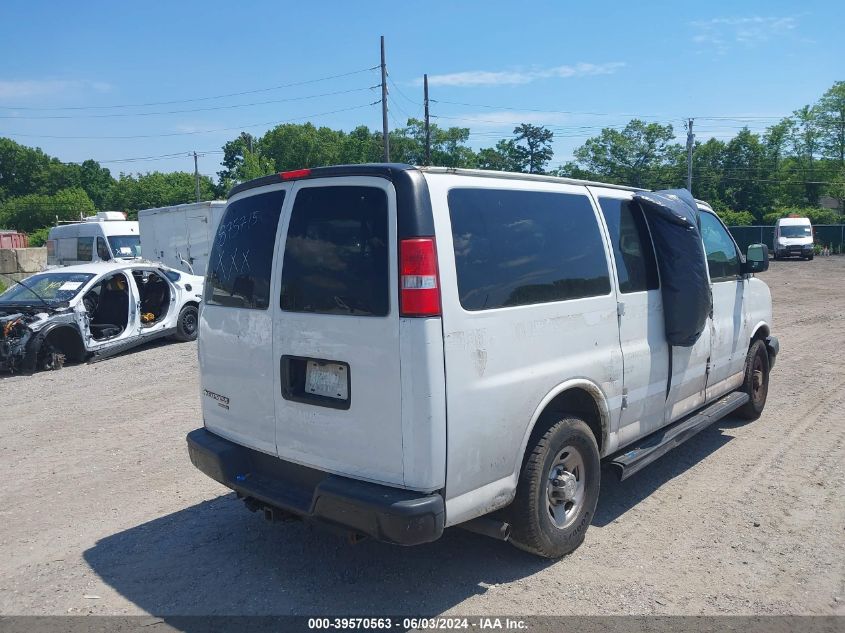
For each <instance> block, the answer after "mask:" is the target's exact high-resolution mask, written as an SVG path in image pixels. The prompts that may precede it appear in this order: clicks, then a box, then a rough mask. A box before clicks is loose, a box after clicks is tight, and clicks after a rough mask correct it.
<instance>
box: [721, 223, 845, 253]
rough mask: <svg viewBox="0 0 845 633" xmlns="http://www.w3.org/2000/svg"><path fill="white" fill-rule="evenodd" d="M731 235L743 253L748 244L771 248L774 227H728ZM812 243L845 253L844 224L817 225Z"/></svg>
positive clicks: (834, 251)
mask: <svg viewBox="0 0 845 633" xmlns="http://www.w3.org/2000/svg"><path fill="white" fill-rule="evenodd" d="M728 230H730V232H731V235H733V236H734V239H735V240H736V243H737V245H738V246H739V248H740V250H742V252H743V253H744V252H745V251H746V250H748V245H749V244H765V245H766V246H768V247H769V249H771V248H772V240H773V239H774V236H775V227H774V226H729V227H728ZM813 241H814V242H815V243H816V244H819V245H821V246H827V247H829V248H830V250H831V252H833V253H843V252H845V224H817V225H815V226H814V227H813Z"/></svg>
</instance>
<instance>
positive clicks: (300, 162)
mask: <svg viewBox="0 0 845 633" xmlns="http://www.w3.org/2000/svg"><path fill="white" fill-rule="evenodd" d="M344 136H345V134H344V133H343V132H341V131H339V130H332V129H331V128H328V127H320V128H317V127H314V125H312V124H311V123H305V124H303V125H295V124H292V123H287V124H285V125H279V126H277V127H275V128H273V129H272V130H269V131H268V132H267V133H266V134H265V135H264V136H262V137H261V139H260V140H259V141H258V148H259V149H260V151H261V154H262V155H263V156H265V157H267V158H268V159H270V160H272V161H273V164H274V166H275V167H274V168H275V170H276V171H288V170H291V169H301V168H304V167H322V166H324V165H337V164H338V162H340V161H339V159H340V155H341V150H342V147H343V140H344Z"/></svg>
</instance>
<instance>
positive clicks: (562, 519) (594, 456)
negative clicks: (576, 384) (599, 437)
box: [508, 416, 601, 558]
mask: <svg viewBox="0 0 845 633" xmlns="http://www.w3.org/2000/svg"><path fill="white" fill-rule="evenodd" d="M600 479H601V466H600V462H599V449H598V445H597V444H596V438H595V437H594V436H593V432H592V431H591V430H590V427H588V426H587V424H586V423H585V422H584V421H583V420H581V419H579V418H576V417H573V416H567V417H565V418H563V419H562V420H560V421H559V422H557V423H556V424H555V425H554V426H552V427H551V428H550V429H549V430H548V431H546V433H545V434H544V435H543V437H541V438H540V439H539V440H538V441H537V443H536V444H535V445H534V447H533V448H532V449H531V453H530V455H529V456H528V459H527V460H526V462H525V466H524V467H523V469H522V474H521V476H520V478H519V484H518V486H517V489H516V498H515V499H514V502H513V504H512V505H511V508H510V511H509V513H508V514H509V516H510V518H511V542H512V543H513V544H514V545H515V546H516V547H518V548H519V549H522V550H525V551H527V552H531V553H532V554H537V555H538V556H544V557H546V558H559V557H560V556H564V555H565V554H569V553H570V552H572V551H574V550H575V549H576V548H577V547H578V546H579V545H581V543H582V542H583V541H584V535H585V533H586V532H587V528H588V527H589V526H590V522H591V521H592V519H593V514H594V513H595V510H596V503H597V502H598V499H599V485H600Z"/></svg>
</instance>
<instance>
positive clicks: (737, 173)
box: [720, 127, 774, 219]
mask: <svg viewBox="0 0 845 633" xmlns="http://www.w3.org/2000/svg"><path fill="white" fill-rule="evenodd" d="M722 166H723V168H724V174H723V175H722V180H723V182H724V186H723V190H722V192H721V194H722V195H721V196H720V197H721V199H722V200H723V201H724V202H725V203H726V204H727V205H728V207H730V208H731V209H750V210H752V211H753V213H754V214H755V216H756V217H757V218H758V219H761V218H762V217H763V214H764V213H765V212H767V211H769V210H770V209H771V208H772V205H773V203H774V196H773V192H772V185H771V184H770V183H769V182H768V180H769V178H768V176H769V175H770V174H769V172H768V160H767V156H766V147H765V145H764V144H763V143H762V142H761V140H760V137H759V136H757V135H756V134H753V133H752V132H751V131H750V130H749V129H748V128H747V127H745V128H743V129H742V130H740V132H739V133H738V134H737V135H736V136H734V137H733V138H732V139H731V140H730V141H728V143H727V145H726V146H725V152H724V161H723V163H722Z"/></svg>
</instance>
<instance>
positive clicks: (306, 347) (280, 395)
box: [272, 176, 404, 485]
mask: <svg viewBox="0 0 845 633" xmlns="http://www.w3.org/2000/svg"><path fill="white" fill-rule="evenodd" d="M291 197H292V200H291V201H290V202H289V204H288V205H286V211H285V213H284V216H285V217H284V220H283V224H284V226H283V230H282V233H281V236H282V237H281V238H280V241H279V248H278V251H279V252H278V255H277V259H276V264H275V266H276V273H275V275H274V279H275V282H274V283H275V286H274V287H275V288H277V290H276V292H275V295H274V298H273V301H272V304H273V305H272V311H273V315H274V316H273V364H274V367H273V371H274V372H275V377H274V381H275V389H274V392H275V400H276V449H277V452H278V455H279V457H280V458H282V459H284V460H289V461H292V462H296V463H299V464H303V465H306V466H310V467H313V468H317V469H320V470H323V471H327V472H332V473H336V474H340V475H347V476H351V477H356V478H359V479H365V480H369V481H374V482H379V483H387V484H393V485H404V480H403V453H402V418H401V414H402V410H401V404H402V399H401V384H400V371H399V327H400V324H399V314H398V305H397V290H396V289H397V287H398V284H397V247H396V230H397V229H396V193H395V190H394V186H393V184H392V183H391V182H390V181H389V180H387V179H385V178H378V177H366V176H354V177H353V176H349V177H336V178H334V177H333V178H315V179H313V180H304V181H300V182H298V183H297V184H296V185H295V187H294V189H293V190H292V192H291Z"/></svg>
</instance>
